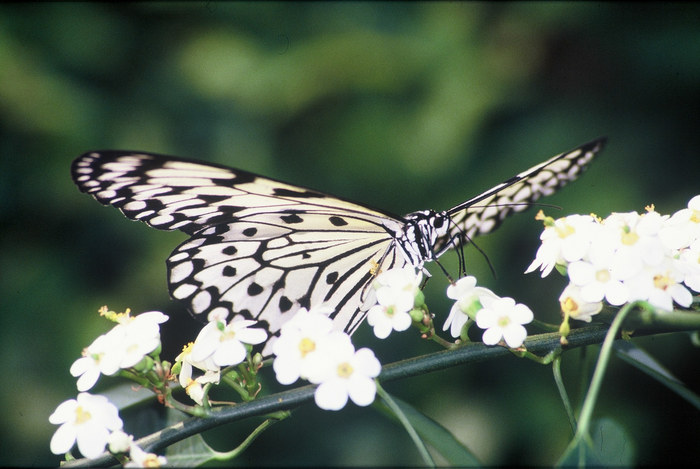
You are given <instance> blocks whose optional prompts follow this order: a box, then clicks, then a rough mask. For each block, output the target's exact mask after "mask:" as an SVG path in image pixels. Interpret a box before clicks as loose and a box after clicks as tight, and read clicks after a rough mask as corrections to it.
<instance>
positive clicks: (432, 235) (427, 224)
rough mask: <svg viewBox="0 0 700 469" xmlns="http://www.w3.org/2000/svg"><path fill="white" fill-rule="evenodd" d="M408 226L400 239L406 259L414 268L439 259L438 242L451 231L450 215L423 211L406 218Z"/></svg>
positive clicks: (410, 214)
mask: <svg viewBox="0 0 700 469" xmlns="http://www.w3.org/2000/svg"><path fill="white" fill-rule="evenodd" d="M404 218H405V219H406V225H405V226H404V228H403V233H402V234H401V236H400V237H399V238H398V243H399V245H400V246H401V248H402V249H403V251H404V255H405V256H406V259H407V260H408V261H409V262H410V263H411V264H412V265H414V266H416V267H419V266H422V265H423V263H424V262H426V261H433V260H435V259H436V258H437V253H436V252H435V249H434V247H435V243H436V241H437V240H438V239H439V238H441V237H443V236H445V235H446V234H447V232H448V230H449V215H447V213H446V212H435V211H434V210H421V211H419V212H413V213H409V214H408V215H406V216H405V217H404Z"/></svg>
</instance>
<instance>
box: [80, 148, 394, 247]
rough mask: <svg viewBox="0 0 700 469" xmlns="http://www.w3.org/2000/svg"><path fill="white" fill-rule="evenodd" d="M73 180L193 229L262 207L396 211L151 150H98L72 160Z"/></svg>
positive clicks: (167, 224)
mask: <svg viewBox="0 0 700 469" xmlns="http://www.w3.org/2000/svg"><path fill="white" fill-rule="evenodd" d="M72 172H73V180H74V181H75V182H76V184H77V185H78V187H79V188H80V190H81V191H83V192H87V193H89V194H91V195H92V196H94V197H95V199H97V200H98V201H99V202H101V203H102V204H104V205H114V206H115V207H117V208H119V210H121V211H122V213H124V215H126V216H127V217H128V218H131V219H133V220H139V221H143V222H144V223H147V224H148V225H150V226H152V227H154V228H158V229H162V230H175V229H177V230H181V231H184V232H185V233H188V234H193V233H195V232H196V231H198V230H200V229H201V228H203V227H205V226H211V225H214V224H216V223H221V222H227V221H231V220H235V219H239V218H241V217H244V216H246V215H250V214H258V213H262V212H267V213H278V212H284V211H292V210H295V209H298V210H305V211H307V212H308V211H313V210H320V211H328V210H336V211H338V215H346V214H347V215H352V214H355V215H361V216H362V217H365V218H366V217H373V218H375V219H376V220H378V221H384V220H387V224H388V225H389V227H390V228H394V229H395V227H396V226H397V225H396V222H392V220H395V218H396V217H393V216H392V215H389V214H385V213H381V212H378V211H376V210H372V209H370V208H366V207H364V206H362V205H358V204H355V203H353V202H349V201H345V200H342V199H340V198H337V197H332V196H329V195H326V194H323V193H321V192H317V191H314V190H311V189H306V188H302V187H297V186H292V185H290V184H285V183H283V182H280V181H276V180H274V179H269V178H264V177H261V176H257V175H255V174H253V173H249V172H246V171H242V170H237V169H231V168H225V167H221V166H217V165H213V164H201V163H196V162H192V161H187V160H183V159H179V158H174V157H169V156H164V155H156V154H151V153H134V152H124V151H99V152H90V153H86V154H84V155H82V156H81V157H79V158H78V159H76V160H75V161H74V162H73V167H72Z"/></svg>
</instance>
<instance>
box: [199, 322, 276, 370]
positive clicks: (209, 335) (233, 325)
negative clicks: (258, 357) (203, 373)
mask: <svg viewBox="0 0 700 469" xmlns="http://www.w3.org/2000/svg"><path fill="white" fill-rule="evenodd" d="M254 324H256V321H251V320H249V319H234V320H233V321H231V322H230V323H228V324H225V323H222V322H218V321H213V322H210V323H208V324H207V325H206V326H204V327H203V328H202V330H201V331H199V334H198V335H197V338H196V339H195V341H194V345H193V346H192V360H193V361H195V362H204V361H206V360H207V359H209V358H211V359H212V361H213V363H214V364H215V365H216V366H218V367H223V366H230V365H237V364H239V363H242V362H243V360H245V357H246V355H247V353H248V352H247V351H246V348H245V346H244V345H243V344H250V345H257V344H261V343H263V342H265V340H266V339H267V332H265V330H264V329H260V328H255V327H250V326H252V325H254Z"/></svg>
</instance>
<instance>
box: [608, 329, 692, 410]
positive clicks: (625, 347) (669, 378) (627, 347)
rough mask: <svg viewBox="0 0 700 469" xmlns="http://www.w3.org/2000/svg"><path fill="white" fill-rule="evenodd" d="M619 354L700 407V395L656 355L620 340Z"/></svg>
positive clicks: (616, 347) (617, 344) (616, 348)
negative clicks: (659, 360)
mask: <svg viewBox="0 0 700 469" xmlns="http://www.w3.org/2000/svg"><path fill="white" fill-rule="evenodd" d="M614 347H615V350H616V352H617V355H618V356H619V357H620V358H621V359H622V360H624V361H626V362H627V363H629V364H630V365H632V366H634V367H635V368H638V369H639V370H641V371H643V372H644V373H646V374H647V375H649V376H651V377H652V378H654V379H656V380H657V381H659V382H660V383H662V384H663V385H665V386H666V387H668V388H669V389H671V390H672V391H674V392H675V393H676V394H678V395H679V396H681V397H682V398H684V399H685V400H687V401H688V402H690V403H691V404H692V405H693V406H695V408H696V409H700V396H698V395H697V394H695V393H694V392H692V391H691V390H690V389H688V388H687V387H686V386H685V384H683V383H682V382H681V381H680V380H679V379H678V378H676V377H675V376H673V374H672V373H671V372H670V371H669V370H668V369H666V368H665V367H664V366H663V365H662V364H661V363H659V362H657V361H656V359H654V357H652V356H651V355H649V354H648V353H646V352H645V351H644V350H642V349H641V348H639V347H637V346H636V345H634V344H633V343H631V342H628V341H618V342H617V343H615V345H614Z"/></svg>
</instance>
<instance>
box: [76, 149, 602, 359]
mask: <svg viewBox="0 0 700 469" xmlns="http://www.w3.org/2000/svg"><path fill="white" fill-rule="evenodd" d="M603 144H604V140H603V139H599V140H596V141H593V142H590V143H587V144H585V145H582V146H581V147H578V148H576V149H574V150H572V151H570V152H566V153H562V154H561V155H557V156H555V157H554V158H551V159H550V160H547V161H545V162H544V163H542V164H540V165H537V166H535V167H533V168H531V169H529V170H527V171H525V172H523V173H521V174H519V175H517V176H514V177H513V178H510V179H509V180H507V181H505V182H504V183H502V184H500V185H498V186H496V187H494V188H493V189H490V190H488V191H486V192H484V193H482V194H481V195H479V196H476V197H474V198H472V199H470V200H468V201H466V202H464V203H462V204H459V205H457V206H455V207H453V208H452V209H450V210H446V211H441V212H436V211H433V210H423V211H418V212H413V213H410V214H408V215H406V216H404V217H398V216H395V215H391V214H389V213H385V212H383V211H379V210H376V209H371V208H368V207H365V206H363V205H360V204H356V203H354V202H351V201H348V200H344V199H341V198H338V197H334V196H330V195H327V194H324V193H321V192H318V191H315V190H312V189H307V188H302V187H297V186H293V185H290V184H287V183H284V182H281V181H277V180H274V179H270V178H265V177H261V176H258V175H255V174H253V173H249V172H246V171H242V170H237V169H231V168H226V167H223V166H218V165H214V164H204V163H198V162H194V161H188V160H183V159H179V158H174V157H169V156H164V155H156V154H151V153H144V152H127V151H95V152H89V153H86V154H84V155H82V156H80V157H79V158H78V159H76V160H75V161H74V162H73V166H72V176H73V180H74V181H75V182H76V184H77V185H78V187H79V188H80V190H81V191H83V192H87V193H89V194H91V195H92V196H93V197H95V198H96V199H97V200H98V201H99V202H101V203H103V204H105V205H113V206H115V207H117V208H118V209H119V210H121V211H122V213H124V215H126V216H127V217H128V218H131V219H133V220H139V221H142V222H144V223H146V224H148V225H150V226H152V227H154V228H158V229H163V230H174V229H178V230H180V231H183V232H185V233H187V234H188V235H190V238H189V239H188V240H186V241H185V242H183V243H182V244H181V245H180V246H178V247H177V248H176V249H175V250H174V251H173V253H172V254H171V256H170V257H169V258H168V260H167V268H168V284H169V289H170V293H171V295H172V296H173V297H174V298H175V299H177V300H180V301H183V302H184V303H186V304H187V305H188V307H189V309H190V310H191V311H192V312H193V313H194V314H196V315H203V316H207V317H209V318H212V317H216V318H225V317H227V316H229V315H230V314H231V313H234V314H238V315H241V316H243V317H245V318H249V319H256V320H258V321H261V324H262V326H263V327H266V328H267V330H268V332H269V333H270V335H271V337H274V336H276V335H277V334H278V333H279V329H280V327H281V326H282V324H284V323H285V322H286V321H287V320H288V319H289V318H291V317H292V316H293V315H294V313H295V312H296V311H297V310H298V309H300V308H310V307H312V306H315V305H320V304H325V305H328V306H330V307H331V308H332V309H333V310H334V311H333V313H332V314H331V317H332V318H333V319H334V324H336V327H337V329H340V330H344V331H346V332H348V333H352V332H353V331H354V330H355V329H356V328H357V327H358V326H359V324H360V323H361V322H362V320H363V319H364V316H365V314H366V310H367V309H368V308H369V307H370V306H371V304H372V302H373V292H372V289H371V288H369V287H370V284H371V281H372V279H373V278H374V276H376V274H377V273H378V272H381V271H385V270H388V269H391V268H397V267H403V266H405V265H412V266H414V267H416V268H422V267H423V264H424V263H425V262H430V261H434V260H436V259H437V258H438V257H439V256H440V255H442V254H443V253H444V252H446V251H447V250H449V249H450V248H452V247H454V246H458V245H463V244H465V243H467V242H469V241H470V240H471V239H472V238H473V237H474V236H478V235H480V234H484V233H488V232H490V231H492V230H493V229H495V228H496V227H497V226H498V225H499V224H500V223H501V221H502V220H503V219H504V218H505V217H506V216H508V215H509V214H510V213H513V212H516V211H520V210H524V209H525V208H526V207H527V204H529V203H531V202H533V201H534V200H537V199H538V198H539V197H540V196H542V195H548V194H550V193H552V192H554V190H556V189H557V188H558V187H561V186H562V185H564V184H566V183H567V182H568V181H570V180H573V179H574V178H576V177H577V176H578V174H579V173H580V171H581V170H582V169H584V168H585V166H586V165H587V164H588V163H589V162H590V160H591V159H592V158H593V157H594V156H595V154H596V153H597V152H598V151H599V150H600V149H601V148H602V146H603ZM271 343H272V342H271V341H270V342H268V343H267V344H266V346H265V349H264V350H263V355H269V352H270V351H271V348H270V344H271Z"/></svg>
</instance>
